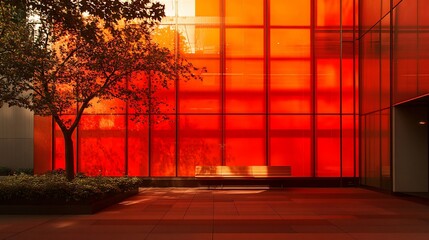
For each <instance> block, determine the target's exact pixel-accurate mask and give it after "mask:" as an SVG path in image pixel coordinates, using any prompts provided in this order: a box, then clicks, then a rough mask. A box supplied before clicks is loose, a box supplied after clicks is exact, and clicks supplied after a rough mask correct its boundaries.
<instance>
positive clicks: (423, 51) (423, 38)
mask: <svg viewBox="0 0 429 240" xmlns="http://www.w3.org/2000/svg"><path fill="white" fill-rule="evenodd" d="M418 4H419V5H418V13H417V14H418V24H419V35H418V38H419V39H418V43H419V44H418V53H419V56H418V61H419V64H418V71H419V72H418V75H419V79H418V81H419V82H418V86H419V89H418V90H419V95H420V94H426V93H429V44H428V43H429V14H427V9H429V1H427V0H419V2H418Z"/></svg>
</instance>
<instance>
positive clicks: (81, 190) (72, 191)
mask: <svg viewBox="0 0 429 240" xmlns="http://www.w3.org/2000/svg"><path fill="white" fill-rule="evenodd" d="M139 185H140V180H139V179H138V178H128V177H86V176H82V175H80V176H77V177H76V178H75V179H74V180H73V181H67V179H66V177H65V175H64V174H63V173H49V174H45V175H40V176H32V175H27V174H19V175H13V176H4V177H1V178H0V203H18V204H19V203H34V204H38V203H40V204H46V203H71V202H85V201H87V202H90V201H94V200H98V199H102V198H104V197H106V196H109V195H114V194H118V193H123V192H128V191H132V190H136V189H138V187H139Z"/></svg>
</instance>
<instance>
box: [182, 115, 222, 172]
mask: <svg viewBox="0 0 429 240" xmlns="http://www.w3.org/2000/svg"><path fill="white" fill-rule="evenodd" d="M179 122H180V131H179V164H178V170H179V176H195V166H221V165H222V157H221V145H222V144H221V143H222V131H221V127H220V124H221V116H219V115H216V116H212V115H210V116H208V115H188V116H180V118H179Z"/></svg>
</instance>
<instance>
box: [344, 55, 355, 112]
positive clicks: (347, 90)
mask: <svg viewBox="0 0 429 240" xmlns="http://www.w3.org/2000/svg"><path fill="white" fill-rule="evenodd" d="M342 68H343V69H342V70H343V71H342V80H341V81H342V94H343V95H342V97H343V99H342V108H343V109H342V111H343V113H350V114H352V113H353V110H354V109H353V106H354V92H353V90H354V79H353V78H354V76H353V59H344V58H343V61H342Z"/></svg>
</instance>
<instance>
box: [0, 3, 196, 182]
mask: <svg viewBox="0 0 429 240" xmlns="http://www.w3.org/2000/svg"><path fill="white" fill-rule="evenodd" d="M3 5H4V6H5V7H7V8H10V5H8V4H7V3H4V2H2V6H3ZM25 10H26V12H27V16H32V17H33V18H34V19H36V20H37V21H36V22H34V21H33V22H27V23H26V24H25V26H26V27H25V28H24V29H31V30H33V33H31V34H30V33H28V34H26V35H24V36H28V37H26V38H25V39H24V40H22V41H21V42H22V44H18V46H13V47H12V48H11V49H8V50H5V51H4V52H2V53H1V57H2V60H0V61H1V63H0V66H1V68H0V76H2V77H1V80H0V84H1V86H2V87H1V88H0V97H1V101H2V102H5V103H7V104H8V105H9V106H19V107H23V108H27V109H29V110H32V111H34V112H35V114H37V115H42V116H52V117H53V119H54V121H55V122H56V124H58V126H59V128H60V129H61V132H62V134H63V136H64V141H65V153H66V174H67V178H68V179H69V180H71V179H73V178H74V176H75V172H74V156H73V140H72V134H73V132H74V131H75V129H76V127H77V126H78V124H79V121H80V119H81V117H82V115H83V113H84V111H85V110H86V109H87V108H88V107H90V106H91V104H93V103H94V102H100V101H105V100H111V99H120V100H123V101H126V102H127V103H128V105H129V106H130V107H132V108H133V109H135V112H136V117H135V120H136V121H139V118H138V117H137V116H138V113H147V112H150V113H156V112H158V111H159V107H160V105H161V104H162V101H161V100H160V99H157V98H156V97H155V96H154V93H155V92H156V90H157V88H156V87H157V86H161V87H168V85H169V82H170V81H175V80H177V79H178V78H185V79H201V76H200V75H199V74H198V73H199V72H200V71H201V70H203V69H197V68H195V67H194V66H193V65H192V64H191V63H189V62H187V61H186V59H184V58H182V57H181V56H180V55H177V54H172V53H171V52H170V50H168V49H167V48H163V47H160V46H159V45H157V44H156V43H154V42H153V41H151V31H152V30H153V27H154V26H155V25H156V24H157V23H158V22H159V20H160V19H161V17H162V16H164V6H163V5H161V4H159V3H151V2H150V0H133V1H120V0H111V1H104V0H103V1H101V0H80V1H77V0H75V1H48V0H27V1H26V9H25ZM6 21H9V20H8V19H6ZM7 24H8V22H7V23H6V25H7ZM23 31H25V30H22V29H20V28H18V27H9V28H7V29H6V30H5V32H8V33H7V36H16V35H17V33H22V32H23ZM27 31H28V30H27ZM3 59H7V61H3ZM148 82H151V83H152V84H151V83H148ZM117 107H119V106H116V107H115V106H114V107H112V108H117ZM67 114H73V116H74V117H73V118H71V119H70V118H68V117H65V115H67Z"/></svg>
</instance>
